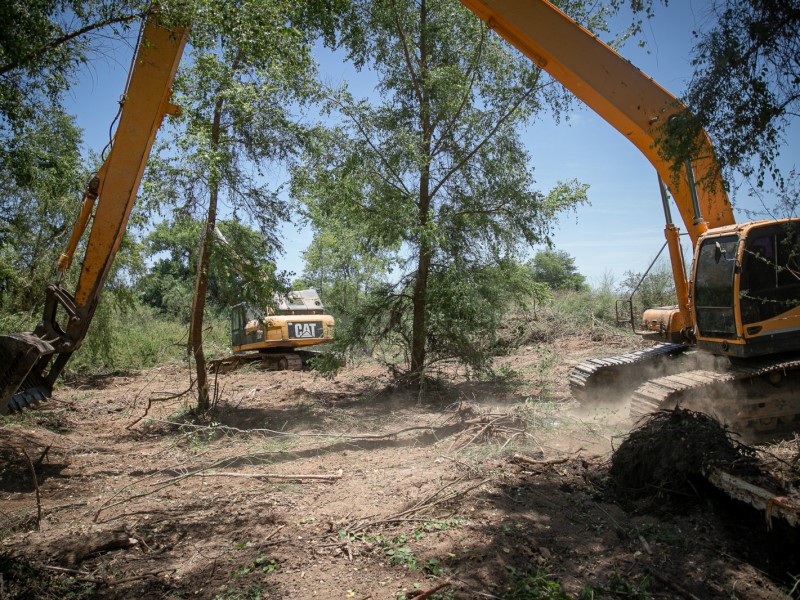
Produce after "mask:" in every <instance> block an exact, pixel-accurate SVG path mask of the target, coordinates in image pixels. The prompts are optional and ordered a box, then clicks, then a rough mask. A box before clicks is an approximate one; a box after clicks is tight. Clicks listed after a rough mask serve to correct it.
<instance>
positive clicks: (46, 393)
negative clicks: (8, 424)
mask: <svg viewBox="0 0 800 600" xmlns="http://www.w3.org/2000/svg"><path fill="white" fill-rule="evenodd" d="M53 352H55V348H53V346H52V345H51V344H49V343H48V342H46V341H45V340H43V339H42V338H40V337H38V336H36V335H34V334H32V333H12V334H8V335H0V414H3V415H7V414H9V413H12V412H18V411H20V410H22V409H23V408H26V407H28V406H32V405H34V404H36V403H38V402H39V401H41V400H45V399H47V398H49V397H50V395H51V394H52V392H53V384H52V382H50V381H48V378H45V377H44V375H43V371H44V369H45V367H46V366H47V364H48V363H49V362H50V357H51V355H52V354H53Z"/></svg>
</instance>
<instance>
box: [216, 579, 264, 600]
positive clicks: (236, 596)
mask: <svg viewBox="0 0 800 600" xmlns="http://www.w3.org/2000/svg"><path fill="white" fill-rule="evenodd" d="M261 592H262V590H261V585H259V584H257V583H254V584H253V585H249V586H247V587H246V588H233V587H225V588H223V589H222V591H221V592H220V593H219V594H217V595H216V596H214V600H261V598H262V595H261Z"/></svg>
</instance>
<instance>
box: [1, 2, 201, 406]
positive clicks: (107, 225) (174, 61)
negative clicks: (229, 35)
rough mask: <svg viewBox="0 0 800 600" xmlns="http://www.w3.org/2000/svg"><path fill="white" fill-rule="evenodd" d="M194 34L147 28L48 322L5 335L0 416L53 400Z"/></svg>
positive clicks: (64, 259)
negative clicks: (76, 272) (66, 281)
mask: <svg viewBox="0 0 800 600" xmlns="http://www.w3.org/2000/svg"><path fill="white" fill-rule="evenodd" d="M187 37H188V29H185V28H181V27H177V28H175V27H173V28H164V27H161V26H159V25H158V23H157V22H156V18H155V17H154V16H151V17H150V18H148V19H147V21H146V22H145V24H144V26H143V28H142V32H141V34H140V40H139V43H138V45H137V46H138V47H137V51H136V56H135V58H134V63H133V67H132V69H131V72H130V76H129V80H128V84H127V88H126V90H125V95H124V96H123V104H122V109H121V113H120V115H119V124H118V126H117V130H116V133H115V135H114V140H113V145H112V146H111V149H110V151H109V152H108V155H107V156H106V159H105V161H104V162H103V164H102V165H101V166H100V169H99V170H98V171H97V174H96V175H95V176H94V177H93V178H92V180H91V181H90V182H89V184H88V186H87V187H86V190H85V191H84V195H83V205H82V208H81V213H80V216H79V217H78V221H77V223H76V225H75V227H74V228H73V231H72V235H71V238H70V240H69V243H68V245H67V248H66V250H65V251H64V252H63V254H62V255H61V257H60V258H59V261H58V273H59V275H58V279H57V281H56V283H54V284H51V285H49V286H48V287H47V289H46V291H45V305H44V312H43V316H42V320H41V321H40V323H39V324H38V325H37V327H36V328H35V329H34V331H33V332H30V333H16V334H10V335H3V336H0V413H3V414H5V413H8V412H10V411H17V410H21V409H23V408H25V407H27V406H30V405H32V404H35V403H37V402H39V401H40V400H44V399H46V398H48V397H50V395H51V394H52V390H53V385H54V383H55V381H56V379H57V378H58V376H59V374H60V373H61V372H62V370H63V369H64V366H65V365H66V364H67V361H69V359H70V357H71V356H72V353H73V352H75V350H77V349H78V348H79V347H80V345H81V342H82V341H83V339H84V337H85V336H86V332H87V330H88V328H89V324H90V323H91V320H92V316H93V315H94V311H95V309H96V308H97V302H98V299H99V298H100V293H101V291H102V290H103V285H104V284H105V281H106V278H107V276H108V273H109V269H110V268H111V263H112V262H113V260H114V256H115V255H116V253H117V249H118V248H119V245H120V242H121V241H122V236H123V235H124V234H125V228H126V226H127V224H128V218H129V216H130V213H131V209H132V208H133V203H134V201H135V199H136V193H137V190H138V188H139V183H140V182H141V179H142V174H143V173H144V168H145V165H146V163H147V159H148V157H149V155H150V150H151V148H152V146H153V142H154V141H155V136H156V131H157V130H158V128H159V126H160V125H161V122H162V120H163V119H164V116H165V115H167V114H175V113H176V112H177V110H178V109H177V107H175V106H174V105H172V104H170V102H169V96H170V90H171V87H172V82H173V80H174V78H175V72H176V71H177V68H178V63H179V61H180V58H181V55H182V53H183V48H184V45H185V43H186V39H187ZM87 228H88V229H89V236H88V240H87V243H86V252H85V254H84V257H83V263H82V264H81V272H80V276H79V279H78V283H77V287H76V288H75V291H74V293H70V292H69V291H67V290H66V289H64V287H62V286H61V279H62V277H63V274H64V272H65V271H66V270H67V269H68V268H69V267H70V265H71V263H72V260H73V256H74V254H75V252H76V250H77V248H78V243H79V241H80V239H81V237H82V236H83V234H84V232H85V231H86V230H87Z"/></svg>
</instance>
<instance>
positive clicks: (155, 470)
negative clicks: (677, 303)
mask: <svg viewBox="0 0 800 600" xmlns="http://www.w3.org/2000/svg"><path fill="white" fill-rule="evenodd" d="M630 344H631V342H630V340H629V339H626V338H617V337H613V336H609V337H606V338H605V339H595V340H587V339H585V338H582V339H578V338H566V339H561V340H557V341H555V343H553V344H547V345H544V344H541V345H540V344H530V345H527V346H524V347H522V348H520V349H518V350H517V351H516V352H515V353H514V354H513V355H511V356H507V357H503V358H502V359H500V360H499V361H498V367H499V372H502V373H504V374H505V377H503V378H498V379H495V380H492V381H476V380H470V379H468V378H467V377H465V376H464V374H463V373H460V372H458V371H457V370H455V369H454V370H450V371H443V372H442V373H441V374H440V377H439V379H437V380H436V381H432V382H431V385H430V386H429V388H428V389H427V390H426V391H425V392H424V393H422V394H420V393H418V392H411V391H409V390H407V389H402V388H399V387H397V386H395V385H394V384H393V383H392V381H391V379H390V377H389V375H388V374H387V372H386V371H385V370H384V369H383V368H381V367H380V366H378V365H377V364H375V363H371V362H369V361H364V362H362V363H360V364H355V365H350V366H348V367H346V368H345V369H343V370H342V371H341V372H340V373H339V374H338V375H337V376H336V377H335V379H332V380H331V379H325V378H323V377H322V376H320V375H318V374H316V373H313V372H302V373H296V372H285V371H284V372H270V371H261V370H257V369H252V368H250V369H246V370H239V371H236V372H232V373H228V374H224V375H220V376H219V378H218V381H217V385H218V390H219V393H218V401H217V404H216V406H215V409H214V411H213V414H212V415H211V416H210V418H208V419H207V420H204V421H199V420H197V419H195V418H193V417H191V414H190V410H189V409H190V408H191V407H192V405H193V403H194V397H193V396H192V395H191V393H188V394H187V393H184V392H185V390H186V389H187V388H189V387H190V386H189V384H190V371H189V370H188V368H185V367H184V368H180V367H164V368H159V369H153V370H150V371H147V372H143V373H137V374H132V375H127V376H116V377H108V378H104V379H99V380H93V381H91V382H83V383H80V382H73V383H72V384H69V385H67V384H62V385H61V386H60V388H59V389H58V390H57V391H56V393H55V395H54V399H53V401H52V402H50V403H49V404H48V406H47V407H46V408H43V409H42V410H39V411H35V412H29V413H26V414H25V415H21V416H14V417H11V418H9V419H7V420H6V421H5V423H4V425H3V426H2V427H1V428H0V544H1V545H0V598H219V599H239V598H241V599H245V598H343V599H346V598H355V599H357V600H358V599H361V600H363V599H367V598H372V599H383V598H386V599H397V598H413V597H416V598H508V599H528V598H579V597H580V598H665V597H672V598H752V599H773V598H786V597H791V595H792V594H794V595H795V597H797V594H798V590H797V589H796V588H797V587H798V585H797V581H798V576H800V552H798V545H797V539H796V534H795V533H794V532H792V531H790V530H789V528H788V527H786V528H784V527H782V526H781V524H780V523H776V524H773V528H772V529H771V530H769V529H768V527H767V524H766V522H765V519H764V516H763V515H759V514H755V513H754V512H751V511H750V510H749V509H747V508H745V507H742V506H737V505H735V504H734V503H732V502H729V501H728V500H727V499H726V498H725V497H723V496H721V495H717V494H715V493H714V491H713V490H711V489H710V488H707V487H705V486H704V485H703V482H702V481H696V482H691V486H690V489H692V490H693V491H694V493H691V494H685V493H682V495H681V496H680V497H675V498H672V499H670V497H669V496H668V495H666V496H662V498H664V499H663V500H662V501H660V503H659V504H658V505H657V506H654V505H653V503H652V502H651V503H648V505H647V506H644V505H631V504H630V503H624V502H622V501H621V500H620V499H619V498H617V497H616V496H615V495H614V491H613V488H612V486H610V485H609V478H608V468H609V459H610V456H611V452H612V450H613V448H614V447H618V446H619V444H620V443H621V440H622V436H623V435H624V434H625V433H626V432H627V431H628V429H629V428H630V425H631V424H630V423H629V422H628V421H627V418H626V411H625V407H624V406H617V407H613V406H595V407H577V406H576V405H575V404H574V402H572V401H571V400H570V399H569V391H568V389H567V373H568V371H569V368H570V367H571V366H572V365H573V364H574V363H575V362H577V361H580V360H584V359H585V358H587V357H590V356H600V355H607V354H615V353H622V352H625V351H629V350H630V349H631V347H630ZM587 409H590V410H587ZM34 473H35V478H34V476H33V474H34Z"/></svg>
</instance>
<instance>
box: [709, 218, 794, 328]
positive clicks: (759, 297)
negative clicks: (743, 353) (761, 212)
mask: <svg viewBox="0 0 800 600" xmlns="http://www.w3.org/2000/svg"><path fill="white" fill-rule="evenodd" d="M740 244H742V245H743V246H742V251H741V257H740V259H739V260H737V254H738V250H739V245H740ZM737 275H738V277H737ZM737 280H738V298H737V297H736V294H737ZM694 289H695V311H696V318H697V333H698V336H702V337H703V338H722V339H728V340H731V339H735V338H736V337H737V330H736V315H735V311H736V306H737V304H738V305H739V307H740V309H741V322H742V328H743V330H744V331H746V332H748V331H749V332H754V331H756V329H757V327H755V328H754V327H748V326H749V325H750V326H752V325H753V324H757V323H762V322H764V321H767V320H769V319H774V318H776V317H779V316H781V315H784V314H786V313H788V312H790V311H793V309H797V308H798V307H800V230H798V223H797V222H794V223H792V222H783V223H778V224H772V225H767V226H763V227H754V228H751V229H749V231H748V233H747V237H746V238H744V239H740V237H739V236H738V235H735V234H734V235H724V236H719V237H712V238H709V239H707V240H705V241H704V242H702V244H701V246H700V250H699V252H698V256H697V264H696V269H695V285H694ZM737 299H738V302H736V300H737ZM795 335H796V332H795Z"/></svg>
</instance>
